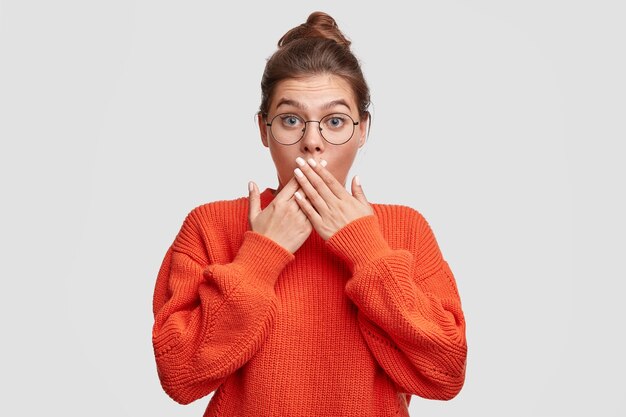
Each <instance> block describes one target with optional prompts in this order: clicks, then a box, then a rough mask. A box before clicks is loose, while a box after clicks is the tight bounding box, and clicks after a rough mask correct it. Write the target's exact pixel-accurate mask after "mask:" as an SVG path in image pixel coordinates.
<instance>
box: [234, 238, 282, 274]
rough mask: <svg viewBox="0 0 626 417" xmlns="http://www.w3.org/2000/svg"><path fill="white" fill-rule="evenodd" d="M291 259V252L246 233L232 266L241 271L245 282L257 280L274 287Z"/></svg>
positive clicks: (270, 240)
mask: <svg viewBox="0 0 626 417" xmlns="http://www.w3.org/2000/svg"><path fill="white" fill-rule="evenodd" d="M293 259H294V255H293V254H292V253H291V252H289V251H288V250H287V249H285V248H283V247H282V246H280V245H279V244H278V243H276V242H274V241H273V240H272V239H269V238H267V237H265V236H263V235H261V234H260V233H256V232H253V231H247V232H245V233H244V235H243V243H242V244H241V248H239V252H238V253H237V256H235V259H234V260H233V264H234V265H236V266H237V267H238V268H239V269H240V270H241V271H242V273H243V274H244V276H245V277H246V279H247V280H250V281H254V280H258V281H259V282H260V283H265V284H269V285H272V286H274V284H275V283H276V280H277V279H278V276H279V275H280V273H281V272H282V270H283V269H284V268H285V266H286V265H287V264H288V263H289V262H291V261H292V260H293Z"/></svg>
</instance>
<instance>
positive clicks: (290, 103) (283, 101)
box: [276, 98, 352, 111]
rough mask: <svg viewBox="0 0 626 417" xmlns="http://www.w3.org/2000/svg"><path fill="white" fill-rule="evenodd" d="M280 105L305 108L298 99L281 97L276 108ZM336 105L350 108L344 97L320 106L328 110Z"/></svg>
mask: <svg viewBox="0 0 626 417" xmlns="http://www.w3.org/2000/svg"><path fill="white" fill-rule="evenodd" d="M280 106H293V107H296V108H298V109H300V110H306V109H307V106H306V105H305V104H303V103H300V102H299V101H296V100H291V99H288V98H281V99H280V100H279V101H278V103H277V104H276V108H277V109H278V108H279V107H280ZM336 106H344V107H347V108H348V110H350V111H351V110H352V108H351V107H350V105H349V104H348V103H347V102H346V101H345V100H344V99H338V100H333V101H329V102H328V103H326V104H324V105H323V106H322V110H328V109H331V108H333V107H336Z"/></svg>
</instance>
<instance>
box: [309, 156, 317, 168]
mask: <svg viewBox="0 0 626 417" xmlns="http://www.w3.org/2000/svg"><path fill="white" fill-rule="evenodd" d="M309 165H311V166H312V167H313V168H315V166H316V165H317V163H316V162H315V159H313V158H309Z"/></svg>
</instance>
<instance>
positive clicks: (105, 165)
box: [0, 0, 626, 416]
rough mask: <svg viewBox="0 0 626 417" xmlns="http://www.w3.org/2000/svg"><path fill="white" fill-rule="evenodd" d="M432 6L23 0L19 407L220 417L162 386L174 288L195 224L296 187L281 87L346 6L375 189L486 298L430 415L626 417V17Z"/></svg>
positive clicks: (6, 184) (14, 389)
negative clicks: (290, 53)
mask: <svg viewBox="0 0 626 417" xmlns="http://www.w3.org/2000/svg"><path fill="white" fill-rule="evenodd" d="M406 3H407V4H408V3H409V2H406ZM410 4H411V6H410V7H409V6H405V4H404V2H403V3H399V2H398V3H395V2H393V1H384V2H376V3H373V4H371V5H370V4H365V2H338V1H332V2H326V1H318V2H314V3H307V2H295V1H289V2H287V1H285V2H250V4H242V3H240V2H234V1H233V2H225V1H222V2H209V1H195V2H182V1H178V2H173V1H172V2H164V1H129V0H123V1H122V0H117V1H112V0H109V1H79V0H77V1H54V2H47V1H25V0H20V1H0V139H1V148H0V181H1V195H2V203H1V205H0V209H1V216H0V226H1V232H0V243H1V248H0V256H1V257H2V269H1V272H0V274H1V290H0V297H1V299H0V320H1V323H0V332H1V342H0V350H1V354H0V369H1V370H0V381H1V385H2V386H1V390H2V401H1V402H0V414H2V415H5V416H31V415H36V414H47V415H77V416H83V415H90V416H112V415H114V416H200V415H202V413H203V411H204V408H205V406H206V403H207V400H208V399H207V398H204V399H202V400H199V401H197V402H195V403H194V404H192V405H189V406H185V407H183V406H180V405H178V404H176V403H174V402H173V401H172V400H171V399H169V397H167V395H166V394H165V393H164V392H163V391H162V390H161V387H160V385H159V381H158V378H157V375H156V370H155V364H154V358H153V355H152V345H151V326H152V312H151V297H152V290H153V286H154V281H155V278H156V274H157V271H158V268H159V266H160V263H161V260H162V258H163V256H164V254H165V251H166V249H167V247H168V246H169V244H170V243H171V241H172V240H173V238H174V237H175V235H176V233H177V231H178V229H179V227H180V225H181V223H182V221H183V219H184V217H185V215H186V214H187V213H188V212H189V211H190V210H191V209H192V208H194V207H195V206H197V205H199V204H202V203H205V202H209V201H213V200H220V199H230V198H236V197H240V196H243V195H246V193H247V181H248V180H250V179H254V180H255V181H257V183H258V184H259V185H260V186H261V188H265V187H272V186H275V172H274V170H273V165H272V162H271V159H270V158H269V155H268V152H267V151H266V149H265V148H263V147H262V145H261V142H260V139H259V136H258V132H257V130H256V125H255V123H254V114H255V112H256V111H257V108H258V105H259V101H260V90H259V82H260V78H261V73H262V71H263V67H264V64H265V59H266V58H267V57H269V55H271V53H272V52H273V51H274V50H275V45H276V42H277V40H278V39H279V38H280V36H281V35H282V34H283V33H284V32H285V31H286V30H288V29H289V28H291V27H293V26H296V25H298V24H300V23H302V22H303V21H304V20H305V19H306V17H307V16H308V14H309V13H310V12H311V11H314V10H324V11H327V12H329V13H330V14H331V15H333V16H334V17H335V19H336V20H337V22H338V23H339V26H340V28H341V29H342V30H343V31H344V32H345V33H346V34H347V35H348V37H350V38H351V39H352V41H353V49H354V51H355V53H356V54H357V56H358V57H359V58H360V59H361V61H362V64H363V70H364V72H365V75H366V77H367V79H368V82H369V84H370V87H371V90H372V99H373V103H374V106H373V109H372V110H373V125H372V130H371V135H370V137H369V143H368V144H366V146H365V147H364V149H363V150H362V151H361V152H360V154H359V156H358V157H357V162H356V164H355V166H354V167H353V168H354V169H353V173H355V174H356V173H358V174H359V175H360V176H361V180H362V183H363V185H364V188H365V191H366V194H367V196H368V198H369V199H370V201H372V202H387V203H401V204H407V205H410V206H412V207H414V208H416V209H418V210H419V211H420V212H422V214H424V216H425V217H426V218H427V219H428V220H429V222H430V224H431V226H432V228H433V230H434V231H435V234H436V236H437V239H438V241H439V244H440V247H441V249H442V251H443V253H444V256H445V258H446V259H447V260H448V262H449V263H450V265H451V267H452V270H453V271H454V273H455V276H456V278H457V282H458V285H459V289H460V291H461V295H462V299H463V305H464V309H465V313H466V318H467V323H468V327H467V337H468V343H469V357H468V368H467V379H466V384H465V387H464V389H463V391H462V392H461V393H460V394H459V396H458V397H457V398H455V399H454V400H453V401H451V402H436V401H428V400H423V399H420V398H416V397H413V400H412V403H411V414H412V415H414V416H439V415H441V416H443V415H445V416H468V415H482V416H501V415H507V416H586V415H597V416H618V415H620V416H623V415H625V411H626V402H625V400H624V398H625V396H624V388H625V387H626V386H625V383H624V381H623V378H624V376H625V375H626V361H625V360H624V356H623V355H624V353H623V352H624V351H626V342H625V338H624V336H623V332H624V328H625V326H624V311H623V309H622V307H621V305H623V303H624V295H623V289H624V285H623V282H624V279H625V278H626V274H625V268H624V266H623V264H622V262H621V261H620V260H621V259H623V257H624V252H625V245H624V239H625V232H626V227H625V221H624V219H623V214H624V211H625V209H626V205H625V203H624V198H623V197H624V178H625V177H626V175H625V174H626V173H625V169H624V155H625V154H624V150H623V143H624V141H625V140H626V129H625V127H624V126H625V117H624V116H625V114H626V99H625V97H626V83H625V77H624V74H626V63H625V50H626V47H625V39H626V29H625V27H626V25H625V23H624V22H625V21H626V10H625V7H624V6H623V4H624V3H622V2H619V1H613V2H611V1H586V2H584V1H546V0H543V1H515V2H514V1H506V2H505V1H473V2H465V1H460V0H459V1H450V0H447V1H437V2H423V1H416V2H410Z"/></svg>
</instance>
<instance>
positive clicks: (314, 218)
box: [294, 191, 322, 226]
mask: <svg viewBox="0 0 626 417" xmlns="http://www.w3.org/2000/svg"><path fill="white" fill-rule="evenodd" d="M294 198H295V200H296V203H298V205H299V206H300V210H302V212H303V213H304V215H305V216H306V217H307V218H308V219H309V221H310V222H311V224H312V225H314V226H315V225H316V224H318V223H319V222H320V221H321V219H322V217H321V216H320V215H319V213H318V212H317V211H316V210H315V207H313V205H312V204H311V203H310V201H309V200H307V199H306V198H305V196H304V195H303V194H302V193H301V192H300V191H296V192H295V193H294Z"/></svg>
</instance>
